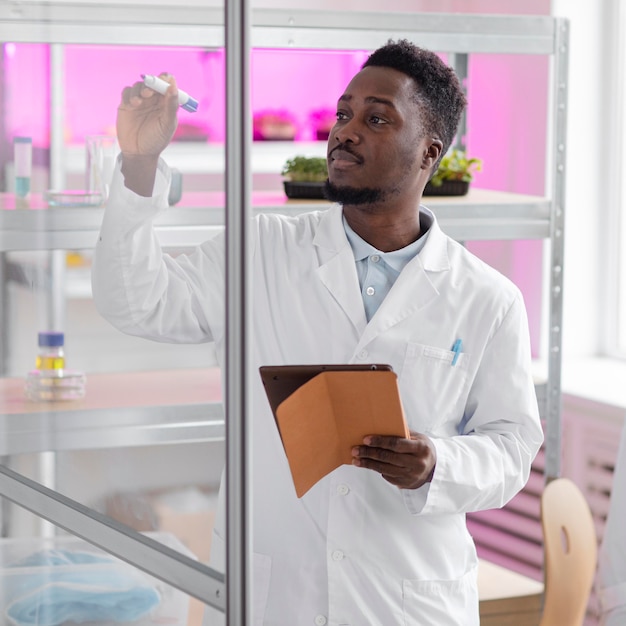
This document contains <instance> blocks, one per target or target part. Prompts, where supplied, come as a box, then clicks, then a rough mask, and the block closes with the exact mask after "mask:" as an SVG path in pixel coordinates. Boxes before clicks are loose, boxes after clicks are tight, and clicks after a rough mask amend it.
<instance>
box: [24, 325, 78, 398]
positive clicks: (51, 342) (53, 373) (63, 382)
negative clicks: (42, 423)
mask: <svg viewBox="0 0 626 626" xmlns="http://www.w3.org/2000/svg"><path fill="white" fill-rule="evenodd" d="M64 344H65V336H64V334H63V333H61V332H56V331H49V332H42V333H39V351H38V353H37V359H36V361H35V369H34V370H33V371H31V372H28V375H27V376H26V396H27V397H28V398H29V399H30V400H33V401H35V402H41V401H51V400H76V399H78V398H82V397H83V396H84V395H85V375H84V374H83V373H82V372H76V371H74V370H68V369H66V367H65V350H64Z"/></svg>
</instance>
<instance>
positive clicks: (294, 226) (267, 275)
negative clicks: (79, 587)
mask: <svg viewBox="0 0 626 626" xmlns="http://www.w3.org/2000/svg"><path fill="white" fill-rule="evenodd" d="M167 80H168V81H169V82H170V83H171V85H172V86H171V87H170V89H169V92H168V93H167V94H166V95H165V96H160V95H157V94H154V93H152V92H150V91H149V90H146V89H145V88H144V87H143V86H142V85H141V84H135V85H134V86H133V87H128V88H126V89H125V90H124V93H123V98H122V104H121V105H120V108H119V112H118V141H119V143H120V147H121V151H122V159H121V172H122V175H123V181H122V177H120V176H119V173H118V174H117V179H116V180H114V183H113V186H112V191H111V196H110V199H109V202H108V207H107V210H106V215H105V219H104V223H103V226H102V230H101V236H100V241H99V242H98V246H97V250H96V257H95V264H94V275H93V287H94V297H95V301H96V304H97V306H98V308H99V310H100V311H101V313H102V314H103V315H104V316H105V317H107V318H108V319H109V320H110V321H111V322H112V323H113V324H114V325H116V326H117V327H118V328H120V329H121V330H123V331H125V332H128V333H133V334H137V335H141V336H145V337H151V338H154V339H160V340H163V341H187V342H201V341H214V342H215V343H216V346H217V349H218V354H220V355H222V356H223V348H224V323H225V322H224V295H223V294H224V242H223V239H222V238H221V237H219V238H217V239H216V240H212V241H208V242H206V243H204V244H203V245H201V246H200V247H199V248H198V249H196V250H195V251H193V252H192V253H191V254H190V255H188V256H182V257H178V258H177V259H172V258H170V257H168V256H167V255H162V253H161V251H160V248H159V245H158V241H157V239H156V236H155V234H154V232H153V230H152V228H151V226H150V221H151V219H152V217H153V216H154V215H155V214H156V213H157V211H158V210H159V209H160V208H164V207H165V206H166V204H167V203H166V198H167V180H168V176H169V174H168V171H167V167H166V166H165V164H164V163H162V162H159V155H160V153H161V151H162V150H163V149H164V148H165V146H166V145H167V143H168V141H169V140H170V138H171V136H172V133H173V131H174V128H175V124H176V121H175V117H176V109H177V100H176V86H175V81H174V79H173V78H172V77H167ZM464 106H465V98H464V96H463V94H462V91H461V89H460V87H459V83H458V80H457V79H456V77H455V76H454V73H453V72H452V70H451V69H450V68H448V67H447V66H446V65H445V64H444V63H442V62H441V60H440V59H439V58H438V57H437V56H436V55H434V54H432V53H430V52H428V51H425V50H422V49H419V48H417V47H415V46H413V45H412V44H410V43H409V42H407V41H400V42H396V43H394V42H389V44H388V45H386V46H384V47H382V48H381V49H379V50H377V51H375V52H374V53H373V54H372V55H371V56H370V57H369V59H368V61H366V63H365V65H364V67H363V69H362V70H361V71H360V72H359V73H358V74H357V75H356V76H355V77H354V78H353V80H352V81H351V82H350V84H349V85H348V87H347V88H346V90H345V92H344V93H343V95H341V97H340V98H339V102H338V105H337V123H336V125H335V127H334V128H333V130H332V132H331V134H330V137H329V141H328V166H329V181H328V184H327V192H328V196H329V198H330V199H331V200H334V201H336V202H338V203H339V204H338V205H336V206H334V207H333V208H330V209H328V210H327V211H320V212H314V213H309V214H305V215H301V216H298V217H284V216H277V215H260V216H258V217H256V218H255V219H254V221H253V225H252V226H253V227H252V235H251V240H252V246H253V268H254V269H253V277H252V284H253V296H254V305H253V310H251V311H250V314H251V316H252V320H253V324H254V365H255V366H260V365H265V364H274V365H276V364H278V365H280V364H295V363H377V362H378V363H389V364H390V365H391V366H392V367H393V369H394V370H395V372H396V373H397V374H398V382H399V387H400V393H401V397H402V402H403V405H404V409H405V413H406V417H407V422H408V424H409V428H410V429H411V432H412V436H411V438H410V439H403V438H395V437H382V436H377V434H376V433H372V435H371V436H368V437H366V438H365V440H364V441H363V442H355V447H354V448H353V451H352V454H353V459H354V461H353V466H348V465H344V466H342V467H340V468H338V469H337V470H335V471H333V472H331V474H329V475H328V476H326V477H325V478H324V479H322V480H321V481H319V482H318V483H317V484H316V485H315V486H314V487H313V488H311V489H310V490H309V491H308V492H307V493H306V494H305V495H304V496H303V497H302V498H300V499H298V498H297V497H296V494H295V491H294V487H293V483H292V480H291V476H290V472H289V468H288V465H287V462H286V458H285V454H284V451H283V448H282V445H281V442H280V438H279V435H278V432H277V430H276V427H275V424H274V421H273V418H272V415H271V412H270V409H269V406H268V403H267V399H266V398H265V395H264V391H263V388H262V385H261V383H260V381H257V382H255V383H254V388H253V390H252V393H253V394H254V395H253V406H254V414H253V415H252V416H251V422H252V429H253V440H254V446H255V447H254V468H253V476H254V485H253V499H254V502H253V529H254V535H253V543H254V563H253V568H254V573H253V576H254V606H253V613H254V619H255V623H259V624H267V625H269V624H272V625H275V624H276V625H284V626H296V625H300V624H303V625H305V624H306V625H308V624H333V625H339V624H342V625H345V624H350V625H352V626H373V625H380V626H391V625H394V624H397V625H403V626H416V625H420V626H425V625H433V626H445V625H448V624H449V625H462V626H471V625H475V624H478V600H477V591H476V567H477V559H476V552H475V548H474V545H473V542H472V539H471V537H470V536H469V534H468V531H467V529H466V524H465V514H466V513H467V512H468V511H476V510H480V509H486V508H493V507H500V506H502V505H503V504H505V503H506V502H507V501H508V500H509V499H510V498H511V497H512V496H514V495H515V494H516V493H517V492H518V491H519V489H521V488H522V487H523V485H524V484H525V482H526V480H527V477H528V474H529V470H530V464H531V461H532V459H533V458H534V456H535V454H536V452H537V450H538V448H539V446H540V443H541V441H542V432H541V427H540V423H539V418H538V411H537V403H536V398H535V393H534V386H533V382H532V378H531V376H530V373H529V371H530V350H529V339H528V329H527V320H526V315H525V310H524V303H523V300H522V297H521V295H520V293H519V291H518V290H517V288H516V287H515V286H513V285H512V284H511V283H510V282H509V281H508V280H507V279H506V278H504V277H503V276H501V275H500V274H498V273H497V272H496V271H495V270H493V269H491V268H490V267H488V266H487V265H485V264H484V263H482V262H481V261H480V260H478V259H476V258H475V257H473V256H472V255H471V254H470V253H469V252H467V251H466V250H465V249H464V248H463V247H462V246H460V245H459V244H457V243H455V242H454V241H452V240H451V239H450V238H448V237H447V236H446V235H444V234H443V233H442V232H441V230H440V229H439V226H438V224H437V221H436V219H435V217H434V215H433V214H432V213H431V212H430V211H428V209H426V208H425V207H420V201H421V196H422V192H423V189H424V186H425V184H426V182H427V181H428V179H429V178H430V176H431V175H432V174H433V173H434V171H435V170H436V167H437V164H438V162H439V160H440V159H441V157H442V155H443V154H444V153H445V151H446V150H447V149H448V147H449V146H450V144H451V142H452V139H453V137H454V135H455V132H456V129H457V125H458V122H459V118H460V115H461V113H462V110H463V107H464ZM224 536H225V522H224V519H223V507H221V508H220V510H219V512H218V520H217V522H216V526H215V530H214V537H213V541H212V553H211V563H212V565H213V566H215V567H217V568H220V569H221V568H223V567H224V553H225V550H224Z"/></svg>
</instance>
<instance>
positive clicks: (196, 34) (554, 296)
mask: <svg viewBox="0 0 626 626" xmlns="http://www.w3.org/2000/svg"><path fill="white" fill-rule="evenodd" d="M251 15H252V27H251V37H250V44H251V46H252V47H258V48H263V47H267V48H301V49H320V50H321V49H336V50H347V49H373V48H375V47H377V46H379V45H382V44H384V43H385V42H386V41H387V40H388V39H389V38H401V37H406V38H409V39H414V40H416V41H419V43H420V45H422V46H424V47H427V48H430V49H433V50H437V51H442V52H447V53H451V54H454V55H455V60H456V61H459V59H460V62H459V63H458V65H459V66H462V65H463V62H462V61H463V57H464V55H469V54H473V53H479V54H534V55H545V56H548V57H549V58H550V59H551V81H550V82H551V93H550V102H549V118H550V121H549V124H548V129H549V130H548V137H547V144H548V146H549V149H550V150H549V155H548V172H547V179H548V185H547V188H549V189H550V192H549V195H547V196H546V197H531V196H523V195H518V194H507V193H501V192H489V191H484V190H478V189H475V190H472V191H471V193H470V195H469V196H467V197H465V198H460V199H450V198H432V199H429V201H428V204H429V206H431V207H432V208H433V210H434V211H435V212H436V213H437V215H438V218H439V220H440V222H441V225H442V228H443V229H444V230H445V231H446V232H448V233H449V234H450V235H451V236H453V237H455V238H457V239H459V240H463V241H469V240H478V239H480V240H485V239H494V240H495V239H543V240H547V241H549V242H550V253H549V254H550V262H549V267H550V271H549V287H548V293H549V315H548V317H549V321H548V332H547V338H548V341H547V343H548V347H547V367H548V372H547V379H546V381H545V383H544V384H542V385H540V386H539V387H538V396H539V399H540V403H541V412H542V416H543V418H544V419H545V424H546V446H545V473H546V475H547V477H548V478H550V477H555V476H557V475H558V474H559V471H560V466H559V450H560V439H561V431H560V428H561V426H560V393H561V391H560V379H561V369H560V359H561V325H562V324H561V317H562V287H563V220H564V212H565V209H564V176H565V153H566V150H565V124H566V101H567V62H568V61H567V60H568V25H567V22H566V21H564V20H560V19H556V18H551V17H534V16H484V15H444V14H417V13H415V14H404V13H394V12H387V13H366V12H357V11H332V12H321V11H315V10H266V9H265V10H264V9H256V10H253V11H252V13H251ZM0 27H1V28H2V32H4V33H10V35H9V36H10V39H11V41H13V42H31V43H49V44H54V45H59V46H61V45H67V44H112V45H123V44H128V45H146V46H149V45H159V46H164V45H187V46H202V47H215V48H219V47H223V46H224V12H223V10H222V9H221V8H220V9H215V8H206V7H202V6H179V5H173V4H172V5H167V4H163V3H157V4H156V5H155V4H154V3H148V2H145V3H140V1H139V0H137V3H136V4H133V5H124V7H123V8H121V7H118V6H115V5H107V4H105V3H102V4H94V3H87V2H80V1H77V2H56V1H51V2H43V1H40V2H36V1H32V2H31V1H29V2H24V3H3V4H2V5H0ZM455 65H457V63H456V62H455ZM56 121H57V122H58V121H59V120H58V119H56ZM53 157H54V155H53ZM52 169H53V170H54V171H55V172H56V174H57V175H58V174H59V172H62V170H63V163H62V162H59V160H58V159H57V161H53V163H52ZM0 202H4V203H5V204H4V205H2V204H0V251H5V252H6V251H13V250H24V249H27V250H55V249H85V248H91V247H92V246H93V245H94V243H95V240H96V237H97V232H98V229H99V226H100V221H101V218H102V210H100V209H84V210H82V209H81V210H80V211H76V210H74V209H54V210H45V209H44V208H43V207H41V208H42V210H36V208H34V209H32V210H28V211H18V210H11V206H10V199H8V198H6V197H5V198H3V199H2V200H1V201H0ZM253 205H254V210H255V211H276V212H286V213H298V212H301V211H304V210H310V209H316V208H320V209H323V208H325V207H326V204H325V203H323V202H320V203H293V202H285V199H284V198H281V197H279V196H277V195H276V194H275V195H274V196H271V195H266V196H263V194H258V195H255V198H254V199H253ZM34 206H35V207H36V206H37V201H36V199H35V203H34ZM224 206H225V203H224V199H223V197H219V196H215V195H210V194H206V195H193V194H191V195H187V196H185V197H184V198H183V200H182V201H181V202H180V203H179V205H177V206H176V207H172V208H171V209H170V210H169V211H167V212H165V213H164V214H162V215H161V216H160V217H159V218H158V221H157V223H156V225H157V230H158V232H159V235H160V237H161V240H162V243H163V245H164V246H175V247H182V246H188V245H193V244H195V243H199V242H200V241H202V240H204V239H205V238H206V237H207V236H209V235H211V234H212V233H214V232H216V230H217V229H219V228H221V227H222V224H223V221H224ZM197 409H198V407H197V406H196V407H193V408H189V409H188V411H187V413H185V414H184V416H185V419H186V418H187V417H188V416H189V415H190V413H189V411H191V412H192V413H193V412H194V411H197ZM205 409H206V406H204V407H202V412H203V413H204V416H205V418H207V417H208V416H210V419H213V417H215V418H216V419H217V420H218V421H219V417H218V416H217V414H215V415H213V413H208V412H205ZM122 415H124V414H122ZM150 415H153V416H154V419H153V420H152V422H151V418H150ZM162 415H163V412H162V411H161V409H160V407H150V408H149V409H148V408H146V409H145V410H144V409H142V413H141V417H140V418H138V419H139V420H140V422H141V423H142V424H143V425H144V426H145V425H146V424H148V423H149V422H151V423H152V425H153V426H154V427H155V429H156V430H158V426H159V424H161V423H163V422H162V419H163V418H162ZM193 415H194V416H195V417H193V418H191V421H193V420H195V419H196V418H198V419H199V421H200V422H201V421H202V420H201V419H200V418H199V414H198V413H193ZM159 416H161V417H159ZM57 417H58V418H59V422H58V423H59V424H60V423H62V416H61V415H59V416H57ZM82 417H85V418H88V419H90V420H91V419H95V423H96V424H97V421H98V418H97V416H96V415H95V413H93V412H91V413H90V414H89V415H85V416H82ZM180 417H181V418H182V417H183V414H180ZM10 418H11V416H10V415H4V416H2V430H4V431H5V432H7V431H9V430H11V428H10V427H9V426H8V425H7V424H8V423H9V422H10ZM29 419H30V420H31V421H30V422H29V423H30V426H29V427H30V428H32V429H34V430H37V429H39V428H41V427H42V423H41V419H40V417H39V416H33V415H31V416H30V417H29ZM173 419H174V422H173V424H172V422H169V426H170V427H171V426H172V425H175V424H176V418H173ZM181 421H183V420H182V419H181ZM70 422H71V420H70V421H66V424H70ZM187 426H189V424H187ZM204 426H206V424H204ZM213 426H214V427H215V428H214V431H213V432H214V433H218V434H219V428H218V427H217V426H215V424H213ZM213 426H212V427H213ZM130 427H131V428H132V426H130ZM202 427H203V425H202V424H200V426H199V428H200V430H201V429H202ZM67 428H68V429H69V430H68V432H69V431H71V426H67ZM120 428H122V429H123V428H124V427H123V426H120ZM174 430H175V429H174ZM174 430H171V431H170V432H172V433H173V432H174ZM96 431H97V427H96V428H95V430H94V432H96ZM145 432H146V433H148V434H146V436H147V437H148V439H147V440H146V442H148V443H149V439H150V437H151V436H152V435H150V434H149V433H150V429H148V430H147V431H145ZM190 432H191V433H195V432H198V431H196V430H194V429H193V428H192V429H191V430H190ZM51 434H52V433H51ZM66 434H67V433H66ZM152 434H154V432H153V433H152ZM64 436H65V435H63V433H61V434H60V435H59V437H60V438H59V442H62V441H66V443H65V444H62V443H59V445H62V446H63V445H67V446H69V447H71V446H72V445H74V444H70V443H67V442H68V441H70V439H71V433H70V434H69V435H68V437H69V438H68V439H65V440H64V439H63V437H64ZM173 436H175V435H173ZM191 436H193V435H191ZM12 441H14V440H12V439H11V438H9V439H8V440H7V444H8V445H7V446H5V447H4V448H3V450H4V453H9V452H10V451H11V445H12V443H11V442H12ZM16 445H17V444H16ZM29 445H31V446H34V448H36V445H35V444H32V442H31V444H29ZM18 447H19V446H18ZM0 493H1V494H3V495H5V496H6V497H10V498H12V499H14V500H15V501H17V502H18V503H21V504H23V505H25V506H27V507H30V508H31V510H33V511H35V512H36V513H39V514H42V515H43V513H42V511H44V510H45V509H46V506H45V503H46V502H51V501H52V500H54V501H55V502H59V501H60V502H61V504H62V506H61V508H60V512H58V513H54V515H50V514H48V515H47V517H48V519H52V521H53V522H55V523H61V524H63V523H64V524H65V527H67V528H69V529H70V530H71V531H72V532H75V533H76V534H79V535H81V536H83V537H85V538H87V539H88V540H92V541H97V542H99V545H101V546H102V547H104V548H105V549H108V550H109V551H110V552H112V553H113V554H118V555H120V556H122V557H123V558H126V559H127V560H129V562H131V563H134V564H136V565H137V566H138V567H141V568H143V569H145V570H146V571H148V572H149V573H151V574H153V575H155V576H157V577H162V576H163V572H162V571H160V570H162V569H163V568H164V567H166V566H167V564H168V561H167V559H166V560H165V562H164V561H163V560H158V562H156V561H155V562H151V561H150V558H149V555H148V556H146V554H147V553H146V552H145V551H144V549H145V546H144V545H143V544H141V545H140V543H139V539H138V538H137V537H132V538H133V539H134V540H135V541H137V542H138V543H137V546H138V547H137V550H134V549H133V548H132V547H130V548H129V547H128V545H127V543H126V538H127V537H126V535H127V534H128V533H127V532H126V531H125V530H123V529H122V530H120V529H113V531H112V532H111V530H110V528H109V527H108V525H107V523H106V521H103V520H97V521H98V523H97V524H96V525H95V526H93V524H92V523H91V522H92V521H93V519H96V518H95V516H93V515H91V513H90V512H89V511H81V510H79V511H78V512H77V510H76V509H77V507H76V506H75V504H73V503H72V502H70V501H67V499H63V498H62V497H60V496H59V497H57V496H55V494H53V493H43V494H42V493H41V490H37V489H36V488H35V486H33V485H31V484H29V483H28V481H22V480H20V479H19V477H15V476H13V475H11V473H10V472H5V471H4V470H3V471H2V474H1V475H0ZM59 498H60V500H59ZM52 508H53V510H54V511H56V510H57V509H56V508H55V507H52ZM64 511H66V512H68V516H67V519H69V520H70V521H67V519H66V518H65V516H64V513H63V512H64ZM55 516H56V517H55ZM99 528H100V529H102V532H100V531H99V530H98V529H99ZM122 546H124V547H123V548H122ZM155 550H157V549H156V548H155ZM157 551H158V550H157ZM179 561H180V559H178V560H177V563H176V567H177V568H178V567H179V566H180V562H179ZM169 563H172V564H173V563H174V561H173V560H170V561H169ZM157 570H159V571H157ZM177 571H178V572H179V574H178V575H177V577H175V580H173V579H172V577H169V578H168V580H167V581H166V582H170V583H171V584H174V585H175V586H178V587H179V588H181V589H183V590H184V591H187V592H188V593H190V594H192V595H195V596H196V597H199V598H200V599H202V600H203V601H205V602H208V603H212V604H214V606H218V607H221V608H223V607H224V600H223V597H222V598H220V597H219V596H220V593H222V595H223V588H222V587H220V586H219V584H218V586H217V590H216V589H215V587H211V588H210V589H208V587H207V590H206V591H198V589H199V588H201V586H199V583H200V581H201V579H202V577H203V576H204V577H208V578H212V579H213V580H217V578H216V577H215V574H214V573H213V572H211V571H208V568H207V569H204V570H202V569H200V570H199V569H198V567H197V564H195V565H193V566H192V565H191V564H190V563H183V571H182V573H181V572H180V570H177ZM218 578H219V577H218ZM218 582H219V581H218ZM216 598H217V599H216Z"/></svg>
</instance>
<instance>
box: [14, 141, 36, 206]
mask: <svg viewBox="0 0 626 626" xmlns="http://www.w3.org/2000/svg"><path fill="white" fill-rule="evenodd" d="M13 158H14V162H15V194H16V195H17V197H18V198H27V197H28V194H29V193H30V178H31V174H32V163H33V140H32V139H31V138H30V137H14V138H13Z"/></svg>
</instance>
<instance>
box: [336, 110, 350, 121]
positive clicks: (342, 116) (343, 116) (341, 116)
mask: <svg viewBox="0 0 626 626" xmlns="http://www.w3.org/2000/svg"><path fill="white" fill-rule="evenodd" d="M347 117H348V116H347V115H346V114H345V113H344V112H343V111H337V121H340V120H345V119H347Z"/></svg>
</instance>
